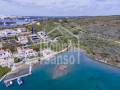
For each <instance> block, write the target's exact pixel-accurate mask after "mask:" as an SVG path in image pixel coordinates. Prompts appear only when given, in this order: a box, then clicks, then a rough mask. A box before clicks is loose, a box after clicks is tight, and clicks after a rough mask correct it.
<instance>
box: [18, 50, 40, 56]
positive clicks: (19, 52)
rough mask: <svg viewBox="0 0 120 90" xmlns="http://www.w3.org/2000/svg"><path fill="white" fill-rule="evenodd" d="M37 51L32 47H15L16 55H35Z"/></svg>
mask: <svg viewBox="0 0 120 90" xmlns="http://www.w3.org/2000/svg"><path fill="white" fill-rule="evenodd" d="M36 56H38V53H37V52H36V51H35V50H33V49H29V48H27V49H24V48H17V57H24V58H26V57H36Z"/></svg>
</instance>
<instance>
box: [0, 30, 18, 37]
mask: <svg viewBox="0 0 120 90" xmlns="http://www.w3.org/2000/svg"><path fill="white" fill-rule="evenodd" d="M16 35H18V32H17V31H15V30H13V29H5V30H1V31H0V37H11V36H16Z"/></svg>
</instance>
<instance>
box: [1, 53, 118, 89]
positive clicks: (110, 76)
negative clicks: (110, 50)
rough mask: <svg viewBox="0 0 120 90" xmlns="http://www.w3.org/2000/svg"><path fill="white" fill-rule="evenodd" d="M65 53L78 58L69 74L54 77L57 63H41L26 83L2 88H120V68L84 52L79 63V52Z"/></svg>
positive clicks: (71, 66)
mask: <svg viewBox="0 0 120 90" xmlns="http://www.w3.org/2000/svg"><path fill="white" fill-rule="evenodd" d="M79 54H80V53H79ZM64 55H68V56H70V55H74V56H75V59H76V64H74V65H69V69H68V71H69V72H68V73H67V74H63V76H61V77H59V78H57V79H53V78H52V77H53V74H54V68H55V67H56V65H52V64H50V65H40V66H39V67H37V68H35V69H34V71H33V74H32V76H29V77H26V78H24V85H22V86H20V87H19V86H18V85H17V83H16V81H15V82H14V85H13V86H11V87H10V88H6V87H4V85H3V84H1V85H0V90H120V69H117V68H114V67H111V66H108V65H105V64H101V63H98V62H96V61H93V60H91V59H89V58H88V57H86V56H85V55H84V54H80V58H79V60H80V64H77V60H78V57H77V52H69V53H64V54H62V56H64Z"/></svg>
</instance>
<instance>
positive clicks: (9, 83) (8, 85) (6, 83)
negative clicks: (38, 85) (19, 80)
mask: <svg viewBox="0 0 120 90" xmlns="http://www.w3.org/2000/svg"><path fill="white" fill-rule="evenodd" d="M4 83H5V86H6V87H10V86H11V85H12V84H13V82H12V81H7V82H4Z"/></svg>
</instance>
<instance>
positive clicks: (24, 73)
mask: <svg viewBox="0 0 120 90" xmlns="http://www.w3.org/2000/svg"><path fill="white" fill-rule="evenodd" d="M31 74H32V65H31V64H29V66H28V67H25V68H22V69H19V70H18V71H16V72H13V73H10V74H9V75H7V76H6V77H5V78H4V79H3V81H4V83H6V82H9V81H13V80H16V79H18V78H23V77H27V76H29V75H31Z"/></svg>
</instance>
